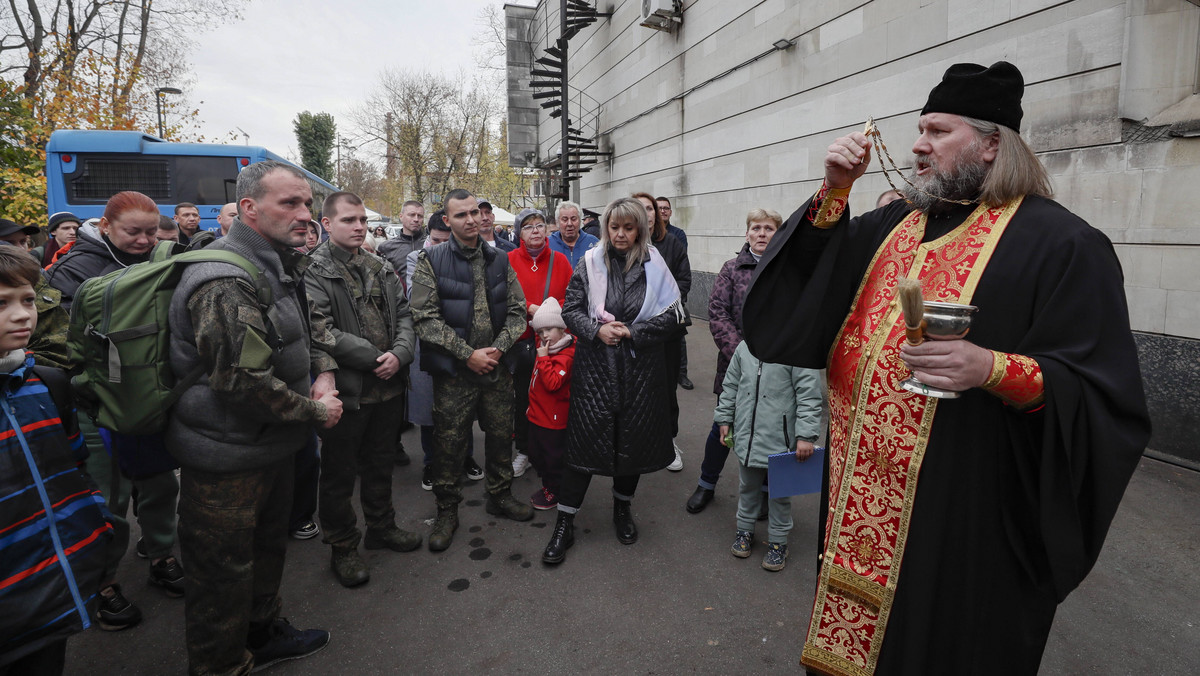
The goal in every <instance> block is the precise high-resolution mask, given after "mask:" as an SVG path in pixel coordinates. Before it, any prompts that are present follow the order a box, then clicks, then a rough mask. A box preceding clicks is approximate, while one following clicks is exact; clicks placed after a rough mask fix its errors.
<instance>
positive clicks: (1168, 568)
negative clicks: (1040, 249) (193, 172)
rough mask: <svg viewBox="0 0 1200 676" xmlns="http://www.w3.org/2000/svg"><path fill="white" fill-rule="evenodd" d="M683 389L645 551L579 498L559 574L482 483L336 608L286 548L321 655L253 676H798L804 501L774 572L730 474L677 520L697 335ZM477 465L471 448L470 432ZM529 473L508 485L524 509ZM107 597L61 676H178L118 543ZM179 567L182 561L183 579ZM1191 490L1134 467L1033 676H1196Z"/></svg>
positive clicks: (701, 415) (598, 496) (380, 560)
mask: <svg viewBox="0 0 1200 676" xmlns="http://www.w3.org/2000/svg"><path fill="white" fill-rule="evenodd" d="M688 355H689V361H690V368H689V372H690V375H691V378H692V380H693V382H695V384H696V389H695V390H693V391H690V392H688V391H684V390H682V389H681V390H680V391H679V396H680V408H681V409H682V412H681V416H680V429H681V432H680V436H679V439H678V442H679V445H680V447H682V448H683V449H684V462H685V466H684V469H683V471H682V472H678V473H673V472H668V471H665V470H664V471H661V472H658V473H655V474H652V475H648V476H646V477H643V480H642V482H641V484H640V486H639V487H638V492H637V497H636V498H635V500H634V507H633V510H634V517H635V520H636V521H637V524H638V527H639V530H640V532H641V537H640V539H639V541H638V542H637V543H636V544H634V545H630V546H624V545H621V544H620V543H619V542H617V539H616V536H615V534H614V532H613V527H612V507H611V504H612V501H611V493H610V487H611V482H610V481H609V480H607V479H604V478H602V477H597V478H596V480H595V481H593V483H592V486H591V490H590V491H589V493H588V496H587V500H586V501H585V503H584V505H583V508H582V509H581V510H580V512H579V515H578V517H577V518H576V522H575V523H576V528H577V537H576V543H575V546H574V547H573V548H572V549H570V550H569V551H568V553H567V560H566V562H565V563H563V564H562V565H559V566H556V567H547V566H544V565H543V564H542V563H541V552H542V548H543V547H544V546H545V544H546V541H547V539H548V538H549V535H550V530H551V528H552V526H553V523H554V518H555V512H553V511H549V512H538V513H537V514H536V516H535V517H534V520H533V521H531V522H527V523H515V522H512V521H508V520H505V519H501V518H497V517H493V516H489V515H488V514H486V513H485V512H484V509H483V500H484V493H483V486H482V483H483V482H470V481H468V482H467V484H468V485H467V486H466V488H465V491H464V495H465V499H466V502H465V503H464V504H463V505H462V507H461V508H460V511H459V518H460V522H461V525H460V528H459V531H458V533H457V535H456V537H455V539H454V543H453V544H452V545H451V547H450V548H449V549H448V550H447V551H445V552H441V553H438V554H433V553H430V552H429V551H428V550H427V549H426V548H425V547H422V548H421V549H420V550H418V551H415V552H411V553H406V554H398V553H394V552H390V551H388V550H382V551H365V550H364V556H365V558H366V560H367V562H368V563H369V564H370V566H371V581H370V582H369V583H368V584H366V585H364V586H362V587H359V588H356V589H344V588H342V587H341V586H340V585H338V583H337V582H336V581H335V580H334V578H333V575H332V573H331V572H330V571H329V548H328V546H326V545H323V544H322V543H321V541H320V538H316V539H313V540H307V541H292V542H291V543H290V545H289V549H288V560H287V568H286V571H285V573H284V580H283V589H282V595H283V600H284V606H283V611H284V612H283V614H284V616H286V617H287V618H289V619H290V620H291V622H292V623H293V624H294V625H297V626H299V627H305V628H307V627H319V628H323V629H328V630H329V631H330V632H331V634H332V639H331V641H330V644H329V646H328V647H327V648H326V649H325V650H323V651H322V652H320V653H318V654H316V655H314V656H312V657H310V658H307V659H304V660H296V661H292V662H288V663H284V664H281V665H279V666H277V667H275V668H272V669H271V670H270V671H269V672H268V673H271V674H279V675H280V676H286V675H288V674H294V675H299V674H333V673H337V674H432V673H442V674H444V673H530V674H550V673H568V674H574V673H586V674H680V673H694V674H729V673H755V674H776V673H779V674H783V673H791V674H795V673H798V672H800V671H801V669H800V667H799V660H800V650H801V644H802V635H803V633H804V631H805V629H806V628H807V624H808V619H809V615H810V612H811V604H812V590H813V587H814V580H815V573H816V534H817V523H816V514H817V496H816V495H809V496H803V497H799V498H796V499H794V500H793V505H792V512H793V517H794V520H795V527H794V529H793V531H792V535H791V540H790V543H791V552H790V558H789V559H788V563H787V566H786V568H784V570H782V571H780V572H778V573H771V572H768V571H765V570H763V569H762V568H761V567H760V562H761V560H762V555H763V553H764V552H765V550H766V546H765V544H764V541H765V536H766V527H765V524H761V523H760V526H761V527H760V528H759V532H758V533H757V534H756V535H757V536H758V537H757V538H756V543H755V548H754V551H753V553H752V555H751V557H750V558H748V559H738V558H735V557H733V556H732V555H730V553H729V546H730V544H732V542H733V535H734V530H735V527H734V514H735V511H736V506H737V505H736V502H737V498H736V492H737V470H736V467H735V466H734V464H733V462H729V463H728V464H727V466H726V469H725V473H724V474H723V476H722V479H721V481H720V483H719V485H718V486H717V496H716V499H715V500H714V501H713V503H712V504H711V505H710V506H709V507H708V509H707V510H705V511H704V512H703V513H701V514H698V515H691V514H688V513H687V512H686V511H685V510H684V503H685V501H686V500H687V498H688V496H689V495H690V494H691V492H692V490H693V489H694V488H695V485H696V479H697V477H698V475H699V467H700V460H701V458H702V457H703V447H704V440H705V438H706V436H707V434H708V430H709V428H710V426H711V423H712V408H713V405H714V404H715V399H716V397H715V396H714V395H713V394H712V380H713V371H714V367H715V358H716V348H715V347H714V345H713V342H712V338H711V336H710V335H709V333H708V327H707V324H706V323H704V322H701V321H697V322H696V325H695V326H694V327H693V328H692V329H691V333H690V335H689V339H688ZM404 442H405V445H406V447H407V448H408V449H409V452H410V454H411V455H413V456H414V459H415V460H417V462H414V464H413V465H410V466H408V467H403V468H396V471H395V474H394V481H395V487H396V490H395V504H396V510H397V513H398V515H399V521H400V525H401V526H402V527H404V528H408V529H410V530H418V531H420V532H422V533H424V534H426V535H427V534H428V531H429V526H428V525H427V522H428V520H430V519H432V518H433V516H434V513H435V508H434V503H433V495H432V493H430V492H427V491H424V490H421V488H420V475H421V470H420V465H419V457H420V450H419V449H420V442H419V439H418V435H417V433H416V430H412V431H410V432H408V433H406V434H405V435H404ZM475 447H476V449H477V451H476V453H477V454H479V455H478V456H477V457H479V459H482V458H481V455H482V449H483V439H482V435H481V434H480V433H479V432H478V430H477V431H476V444H475ZM539 486H540V482H539V481H538V479H537V477H536V476H535V473H534V472H533V471H532V470H531V471H530V472H528V473H527V474H526V475H525V476H523V477H520V478H518V479H517V480H516V481H515V482H514V484H513V493H514V494H515V495H517V496H518V497H521V498H525V497H527V496H529V495H530V494H531V493H533V491H534V490H535V489H536V488H537V487H539ZM134 531H135V533H134V537H133V538H132V539H131V547H130V552H129V554H128V555H127V556H126V558H125V559H124V560H123V562H122V565H121V570H120V572H119V575H118V581H119V582H121V583H122V585H123V587H124V591H125V594H126V596H127V597H128V598H129V599H130V600H132V601H133V602H134V603H136V604H137V605H138V606H140V607H141V609H142V612H143V614H144V619H143V621H142V623H141V625H139V626H137V627H134V628H132V629H129V630H126V631H123V632H116V633H109V632H104V631H100V630H98V629H92V630H89V631H87V632H85V633H84V634H82V635H79V636H76V637H74V638H72V639H71V641H70V643H69V648H68V662H67V670H66V673H67V674H79V675H81V676H82V675H87V676H95V675H97V674H104V675H115V674H139V675H140V674H146V675H157V674H181V673H186V669H187V657H186V652H185V650H184V637H183V600H181V599H169V598H166V597H165V596H164V594H163V593H162V591H161V590H160V589H158V588H156V587H152V586H150V585H149V584H148V583H147V581H146V569H147V563H146V562H145V561H144V560H142V559H138V558H136V556H135V555H134V553H133V551H132V543H133V542H135V541H136V539H137V533H136V531H137V527H136V523H135V525H134ZM184 565H185V566H186V561H185V562H184ZM1196 645H1200V474H1198V473H1196V472H1193V471H1190V470H1187V469H1182V468H1179V467H1176V466H1173V465H1169V464H1166V463H1163V462H1160V461H1157V460H1151V459H1143V461H1142V463H1141V465H1140V467H1139V468H1138V471H1137V473H1136V474H1135V475H1134V477H1133V481H1132V482H1131V484H1130V486H1129V489H1128V491H1127V492H1126V495H1125V499H1124V501H1123V503H1122V505H1121V508H1120V511H1119V512H1118V514H1117V517H1116V520H1115V522H1114V524H1113V527H1112V530H1111V531H1110V533H1109V536H1108V540H1107V543H1106V544H1105V547H1104V550H1103V552H1102V554H1101V556H1100V560H1099V562H1098V563H1097V565H1096V567H1095V569H1094V570H1093V571H1092V574H1091V575H1090V576H1089V577H1088V579H1087V580H1086V581H1084V583H1083V585H1082V586H1081V587H1080V588H1079V589H1078V590H1076V591H1075V592H1074V593H1073V594H1072V595H1071V596H1070V597H1069V598H1068V599H1067V600H1066V602H1064V603H1063V604H1062V606H1061V607H1060V608H1059V612H1058V615H1057V617H1056V620H1055V624H1054V629H1053V631H1052V633H1051V636H1050V640H1049V644H1048V646H1047V648H1046V654H1045V657H1044V659H1043V661H1042V669H1041V673H1042V674H1195V673H1200V652H1198V651H1196V649H1195V646H1196Z"/></svg>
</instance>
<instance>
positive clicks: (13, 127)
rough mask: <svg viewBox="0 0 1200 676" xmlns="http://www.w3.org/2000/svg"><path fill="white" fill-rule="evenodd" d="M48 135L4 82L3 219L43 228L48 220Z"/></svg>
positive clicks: (0, 119) (0, 92)
mask: <svg viewBox="0 0 1200 676" xmlns="http://www.w3.org/2000/svg"><path fill="white" fill-rule="evenodd" d="M44 135H45V133H44V131H43V129H42V128H41V125H40V124H39V123H38V121H37V119H36V118H35V117H34V115H33V105H32V104H31V103H30V101H29V100H28V99H26V98H25V97H23V96H21V93H20V90H18V89H17V88H16V87H14V86H13V85H12V84H11V83H9V82H5V81H4V80H0V218H7V219H10V220H13V221H16V222H17V223H21V224H23V225H24V224H40V223H41V222H42V221H43V220H45V218H46V176H45V170H46V154H45V151H44V150H41V149H39V148H38V145H37V143H38V140H39V139H40V138H42V137H43V136H44Z"/></svg>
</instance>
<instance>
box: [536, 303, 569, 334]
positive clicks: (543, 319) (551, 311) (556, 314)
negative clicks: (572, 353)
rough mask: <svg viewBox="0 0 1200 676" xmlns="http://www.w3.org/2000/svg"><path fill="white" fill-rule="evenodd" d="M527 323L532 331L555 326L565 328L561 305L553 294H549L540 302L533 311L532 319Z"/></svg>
mask: <svg viewBox="0 0 1200 676" xmlns="http://www.w3.org/2000/svg"><path fill="white" fill-rule="evenodd" d="M529 323H530V325H531V326H532V327H533V330H534V331H541V330H542V329H549V328H555V327H557V328H560V329H566V328H567V325H566V324H565V323H564V322H563V318H562V306H561V305H559V304H558V301H557V300H555V298H554V296H550V297H549V298H547V299H546V300H545V301H544V302H542V304H541V306H540V307H538V311H537V312H535V313H533V320H532V321H530V322H529Z"/></svg>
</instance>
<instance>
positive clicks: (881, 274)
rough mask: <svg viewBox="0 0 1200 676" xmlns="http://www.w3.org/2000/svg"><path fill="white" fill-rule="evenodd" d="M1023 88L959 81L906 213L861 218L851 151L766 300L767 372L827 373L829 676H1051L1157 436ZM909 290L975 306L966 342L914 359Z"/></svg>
mask: <svg viewBox="0 0 1200 676" xmlns="http://www.w3.org/2000/svg"><path fill="white" fill-rule="evenodd" d="M1023 91H1024V80H1023V78H1022V76H1021V73H1020V71H1019V70H1017V68H1016V67H1015V66H1013V65H1012V64H1009V63H1005V62H999V63H996V64H994V65H992V66H991V67H989V68H985V67H983V66H980V65H976V64H956V65H954V66H951V67H950V69H949V70H947V71H946V74H945V76H944V77H943V79H942V81H941V83H939V84H938V85H937V86H936V87H934V89H933V91H932V92H931V93H930V95H929V99H928V102H927V103H926V105H925V107H924V109H923V110H922V111H921V116H920V119H919V123H918V127H917V131H918V138H917V141H916V143H915V144H914V145H913V152H914V153H915V155H916V158H915V163H914V171H913V174H914V176H913V177H912V187H909V188H906V189H905V191H904V192H905V197H906V200H897V201H895V202H893V203H891V204H889V205H887V206H885V207H883V208H881V209H876V210H875V211H871V212H868V213H866V214H863V215H861V216H857V217H854V218H851V217H850V215H849V214H848V213H847V210H846V205H847V197H848V195H849V192H850V187H851V185H852V184H853V183H854V181H855V180H856V179H857V178H859V177H860V176H862V174H863V173H864V171H865V170H866V168H867V164H868V162H869V161H870V156H871V145H870V142H869V139H868V138H867V137H866V136H865V135H863V134H860V133H853V134H850V135H849V136H846V137H843V138H840V139H837V141H835V142H834V144H833V145H831V146H830V147H829V151H828V154H827V155H826V158H825V182H824V185H823V186H822V187H821V189H820V190H819V191H818V192H817V194H816V195H815V196H813V198H812V199H811V200H809V202H808V203H806V204H805V205H804V206H803V207H801V208H800V209H799V210H798V211H797V212H796V213H795V214H793V215H792V217H791V218H790V219H789V221H788V223H787V224H786V225H785V226H784V229H783V230H782V231H781V234H780V235H777V236H776V237H775V239H774V240H773V241H772V242H771V245H770V248H769V249H768V250H767V252H766V253H765V254H764V256H763V259H762V263H761V264H760V265H759V267H758V271H757V275H756V277H755V279H754V281H753V283H752V286H751V288H750V291H749V294H748V296H747V299H746V304H745V310H744V316H745V335H746V340H747V342H748V343H749V346H750V349H751V350H752V351H753V352H754V354H755V355H756V356H757V357H759V358H760V359H762V360H763V361H768V362H781V363H786V364H792V365H796V366H804V367H809V368H821V367H826V368H827V369H828V379H829V399H830V402H829V410H830V428H829V453H828V456H827V462H828V465H829V467H828V473H827V475H826V485H825V489H824V490H823V496H824V498H825V499H824V500H823V502H822V523H823V525H824V528H823V530H822V542H821V543H820V551H821V555H820V571H819V574H818V578H817V591H816V598H815V601H814V604H813V612H812V620H811V622H810V624H809V627H808V630H807V633H806V635H805V643H804V650H803V656H802V661H803V663H804V665H805V666H806V667H808V669H810V670H811V671H813V672H817V673H827V674H871V673H880V674H935V673H946V674H993V673H1004V674H1036V673H1037V670H1038V665H1039V663H1040V661H1041V656H1042V652H1043V650H1044V648H1045V644H1046V637H1047V635H1048V633H1049V631H1050V625H1051V623H1052V621H1053V619H1054V612H1055V609H1056V607H1057V605H1058V603H1059V602H1060V601H1062V600H1063V599H1064V598H1065V597H1066V596H1067V594H1068V593H1070V592H1071V590H1073V589H1074V588H1075V587H1076V586H1077V585H1078V584H1079V583H1080V582H1081V581H1082V580H1083V578H1084V576H1086V575H1087V573H1088V571H1089V570H1090V569H1091V567H1092V565H1093V564H1094V563H1095V561H1096V557H1097V556H1098V554H1099V552H1100V548H1101V545H1102V544H1103V542H1104V537H1105V534H1106V533H1107V531H1108V527H1109V524H1110V522H1111V521H1112V518H1113V515H1114V514H1115V512H1116V509H1117V504H1118V503H1119V502H1120V499H1121V495H1122V493H1123V492H1124V490H1125V486H1126V484H1127V483H1128V481H1129V477H1130V475H1131V474H1132V473H1133V470H1134V468H1135V467H1136V465H1137V462H1138V458H1139V457H1140V455H1141V453H1142V451H1143V450H1144V448H1145V445H1146V441H1147V439H1148V438H1149V434H1150V424H1149V419H1148V416H1147V412H1146V405H1145V400H1144V395H1143V393H1142V383H1141V376H1140V374H1139V370H1138V362H1137V353H1136V350H1135V348H1134V342H1133V336H1132V334H1131V332H1130V328H1129V315H1128V309H1127V307H1126V302H1125V295H1124V291H1123V282H1122V274H1121V268H1120V264H1119V263H1118V261H1117V257H1116V255H1115V253H1114V251H1113V247H1112V243H1111V242H1110V241H1109V240H1108V238H1107V237H1105V236H1104V235H1103V234H1102V233H1100V231H1098V230H1096V229H1095V228H1092V227H1091V226H1089V225H1088V224H1087V223H1085V222H1084V221H1083V220H1081V219H1080V218H1079V217H1077V216H1075V215H1074V214H1072V213H1071V212H1070V211H1068V210H1066V209H1065V208H1063V207H1062V206H1061V205H1059V204H1057V203H1056V202H1054V201H1052V200H1051V199H1050V194H1051V188H1050V181H1049V178H1048V176H1047V174H1046V171H1045V169H1044V168H1043V167H1042V165H1041V163H1040V162H1039V160H1038V159H1037V158H1036V156H1035V155H1034V154H1033V152H1032V150H1031V149H1030V148H1029V146H1028V145H1027V144H1026V143H1025V141H1024V140H1023V139H1022V138H1021V136H1020V135H1019V130H1020V123H1021V117H1022V110H1021V96H1022V94H1023ZM902 278H908V279H912V280H916V281H917V282H919V283H920V286H921V290H922V294H923V297H924V300H926V301H942V302H949V303H963V304H970V305H974V306H977V307H978V312H977V313H976V314H975V316H974V322H973V324H972V327H971V329H970V333H969V335H968V336H967V337H966V338H960V339H951V340H926V341H925V342H924V343H922V344H920V345H917V346H911V345H908V344H907V343H906V341H905V322H904V319H903V316H902V313H901V307H900V303H899V302H898V297H897V286H898V280H900V279H902ZM784 299H786V301H787V305H788V307H787V308H786V309H785V310H782V311H781V310H780V309H779V308H780V302H781V301H783V300H784ZM910 374H911V375H915V376H916V377H917V378H918V379H919V380H920V381H921V382H922V383H925V384H927V385H930V386H932V387H934V388H939V389H943V390H954V391H959V392H961V396H960V397H959V398H956V399H938V398H933V397H927V396H923V395H921V394H913V393H910V392H908V391H905V390H904V389H902V388H901V387H900V382H901V381H902V380H904V379H905V378H907V377H908V376H909V375H910Z"/></svg>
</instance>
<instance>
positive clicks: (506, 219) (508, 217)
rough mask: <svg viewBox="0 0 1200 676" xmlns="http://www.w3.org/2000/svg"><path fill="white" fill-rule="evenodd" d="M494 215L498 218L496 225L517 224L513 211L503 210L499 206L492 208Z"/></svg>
mask: <svg viewBox="0 0 1200 676" xmlns="http://www.w3.org/2000/svg"><path fill="white" fill-rule="evenodd" d="M492 214H494V215H495V216H496V225H508V226H511V225H512V224H513V223H516V222H517V216H516V214H514V213H512V212H511V211H506V210H504V209H501V208H500V207H497V206H493V207H492Z"/></svg>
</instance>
